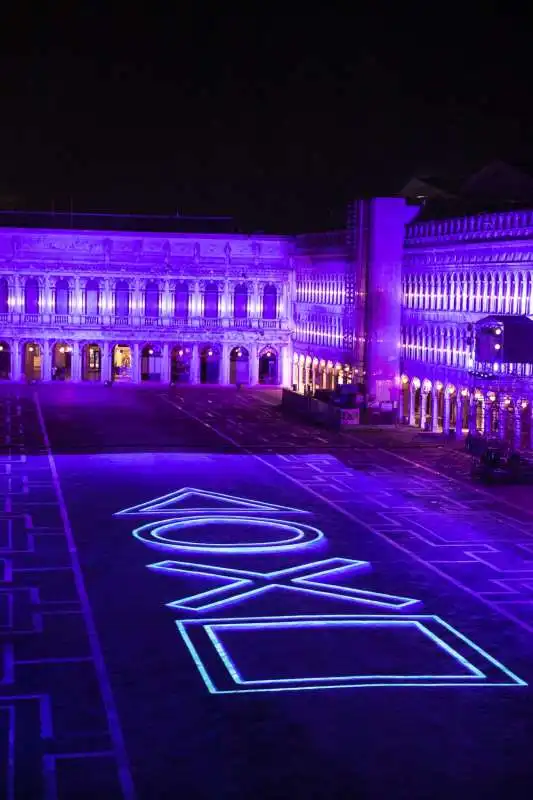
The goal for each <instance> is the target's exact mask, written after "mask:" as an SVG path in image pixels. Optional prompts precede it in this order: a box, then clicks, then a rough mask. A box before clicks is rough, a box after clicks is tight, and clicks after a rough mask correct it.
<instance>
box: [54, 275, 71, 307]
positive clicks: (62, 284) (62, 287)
mask: <svg viewBox="0 0 533 800" xmlns="http://www.w3.org/2000/svg"><path fill="white" fill-rule="evenodd" d="M55 295H56V296H55V313H56V314H68V313H69V311H70V308H69V286H68V280H67V279H66V278H60V279H59V280H58V281H56V287H55Z"/></svg>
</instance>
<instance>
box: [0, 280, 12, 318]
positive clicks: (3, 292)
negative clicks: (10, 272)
mask: <svg viewBox="0 0 533 800" xmlns="http://www.w3.org/2000/svg"><path fill="white" fill-rule="evenodd" d="M9 310H10V309H9V283H8V280H7V278H4V277H0V314H7V313H9Z"/></svg>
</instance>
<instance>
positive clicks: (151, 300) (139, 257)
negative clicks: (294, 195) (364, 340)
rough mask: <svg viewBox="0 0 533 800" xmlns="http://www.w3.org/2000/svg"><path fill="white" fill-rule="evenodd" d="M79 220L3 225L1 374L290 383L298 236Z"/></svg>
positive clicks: (33, 377) (17, 377) (32, 377)
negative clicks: (136, 228) (163, 229)
mask: <svg viewBox="0 0 533 800" xmlns="http://www.w3.org/2000/svg"><path fill="white" fill-rule="evenodd" d="M54 219H55V220H56V221H57V215H55V217H54ZM76 221H80V220H77V219H76V215H74V220H73V222H74V225H73V229H71V230H66V229H61V230H55V229H51V228H40V229H38V228H35V227H30V226H29V227H9V228H7V227H4V228H1V229H0V348H1V349H0V377H2V378H4V379H10V380H13V381H18V380H21V379H27V380H45V381H48V380H53V379H62V380H72V381H82V380H86V381H110V380H117V381H131V382H141V381H162V382H167V383H168V382H175V383H212V384H213V383H219V384H230V383H234V384H236V383H249V384H260V383H263V384H274V385H275V384H285V385H288V384H289V382H290V366H291V356H292V346H291V315H292V309H291V290H292V270H291V267H290V264H289V258H288V241H287V240H285V239H283V238H279V237H268V236H259V237H249V236H244V235H234V234H186V233H163V234H161V233H134V232H131V231H125V232H124V231H117V230H86V229H84V230H81V229H79V230H76V225H75V223H76ZM84 221H85V220H84ZM100 221H102V220H99V219H96V220H95V219H93V220H92V223H93V224H95V225H98V222H100ZM105 221H106V223H107V224H108V225H109V224H112V223H113V220H109V219H107V220H105ZM3 222H4V224H5V219H4V220H3ZM80 228H81V226H80Z"/></svg>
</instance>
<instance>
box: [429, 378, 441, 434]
mask: <svg viewBox="0 0 533 800" xmlns="http://www.w3.org/2000/svg"><path fill="white" fill-rule="evenodd" d="M441 391H442V390H441ZM431 430H432V431H433V433H438V432H439V391H438V390H437V389H435V387H433V393H432V395H431Z"/></svg>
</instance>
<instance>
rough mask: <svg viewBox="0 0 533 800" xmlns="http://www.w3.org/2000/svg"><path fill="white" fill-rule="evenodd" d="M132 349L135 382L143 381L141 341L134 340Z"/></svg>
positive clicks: (133, 378)
mask: <svg viewBox="0 0 533 800" xmlns="http://www.w3.org/2000/svg"><path fill="white" fill-rule="evenodd" d="M131 351H132V359H133V364H132V380H133V382H134V383H140V382H141V347H140V345H139V342H134V344H133V347H132V348H131Z"/></svg>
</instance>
